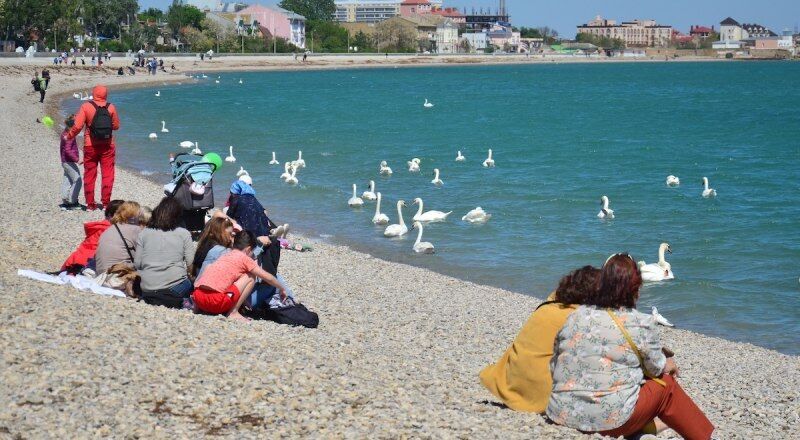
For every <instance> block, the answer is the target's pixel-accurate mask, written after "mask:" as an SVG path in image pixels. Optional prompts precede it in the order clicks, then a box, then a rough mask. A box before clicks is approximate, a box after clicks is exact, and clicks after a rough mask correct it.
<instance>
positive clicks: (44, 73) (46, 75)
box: [42, 69, 50, 88]
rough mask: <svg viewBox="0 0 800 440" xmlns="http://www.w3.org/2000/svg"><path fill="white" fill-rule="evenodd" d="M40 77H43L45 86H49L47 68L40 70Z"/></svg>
mask: <svg viewBox="0 0 800 440" xmlns="http://www.w3.org/2000/svg"><path fill="white" fill-rule="evenodd" d="M42 78H44V81H45V86H47V88H50V71H49V70H47V69H44V70H42Z"/></svg>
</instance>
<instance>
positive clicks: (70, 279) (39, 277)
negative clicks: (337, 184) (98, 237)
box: [17, 269, 125, 298]
mask: <svg viewBox="0 0 800 440" xmlns="http://www.w3.org/2000/svg"><path fill="white" fill-rule="evenodd" d="M17 275H18V276H21V277H24V278H30V279H32V280H36V281H42V282H45V283H50V284H58V285H60V286H64V285H67V284H69V285H70V286H72V287H73V288H75V289H78V290H80V291H82V292H92V293H96V294H98V295H107V296H118V297H121V298H125V293H123V292H122V291H119V290H116V289H111V288H109V287H103V286H101V285H100V284H97V282H96V281H95V280H94V278H89V277H85V276H83V275H67V273H66V272H61V273H60V274H58V275H48V274H46V273H41V272H36V271H33V270H26V269H18V270H17Z"/></svg>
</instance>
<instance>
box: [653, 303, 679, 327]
mask: <svg viewBox="0 0 800 440" xmlns="http://www.w3.org/2000/svg"><path fill="white" fill-rule="evenodd" d="M653 318H655V320H656V322H657V323H659V324H661V325H665V326H667V327H675V325H674V324H672V323H671V322H669V321H668V320H667V318H665V317H664V316H662V315H661V313H658V309H657V308H656V306H653Z"/></svg>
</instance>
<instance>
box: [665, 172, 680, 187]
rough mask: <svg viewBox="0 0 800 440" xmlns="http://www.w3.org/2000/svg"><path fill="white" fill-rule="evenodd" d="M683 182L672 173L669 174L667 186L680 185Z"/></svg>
mask: <svg viewBox="0 0 800 440" xmlns="http://www.w3.org/2000/svg"><path fill="white" fill-rule="evenodd" d="M680 184H681V179H679V178H677V177H675V176H673V175H672V174H670V175H669V176H667V186H679V185H680Z"/></svg>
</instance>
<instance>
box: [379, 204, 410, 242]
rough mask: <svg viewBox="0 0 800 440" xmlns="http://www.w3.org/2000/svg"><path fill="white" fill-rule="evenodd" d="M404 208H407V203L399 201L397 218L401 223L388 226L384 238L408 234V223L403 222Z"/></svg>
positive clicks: (384, 231)
mask: <svg viewBox="0 0 800 440" xmlns="http://www.w3.org/2000/svg"><path fill="white" fill-rule="evenodd" d="M403 206H406V202H404V201H402V200H398V201H397V218H399V219H400V223H399V224H397V223H395V224H393V225H389V226H387V227H386V229H384V230H383V236H384V237H400V236H402V235H406V234H407V233H408V226H406V222H404V221H403Z"/></svg>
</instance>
